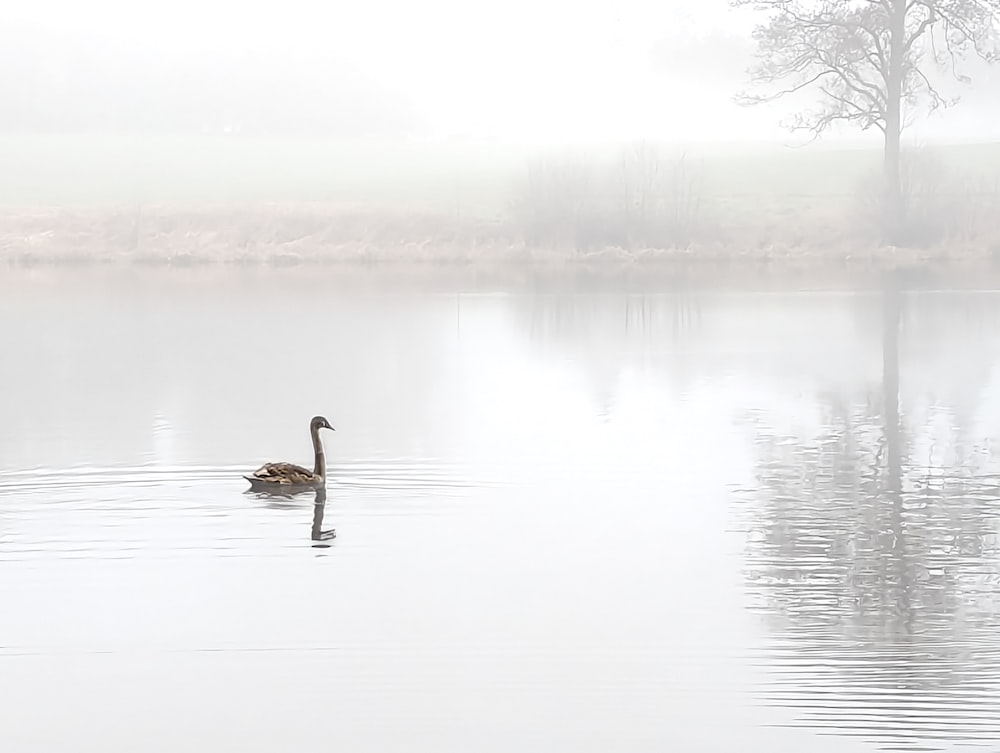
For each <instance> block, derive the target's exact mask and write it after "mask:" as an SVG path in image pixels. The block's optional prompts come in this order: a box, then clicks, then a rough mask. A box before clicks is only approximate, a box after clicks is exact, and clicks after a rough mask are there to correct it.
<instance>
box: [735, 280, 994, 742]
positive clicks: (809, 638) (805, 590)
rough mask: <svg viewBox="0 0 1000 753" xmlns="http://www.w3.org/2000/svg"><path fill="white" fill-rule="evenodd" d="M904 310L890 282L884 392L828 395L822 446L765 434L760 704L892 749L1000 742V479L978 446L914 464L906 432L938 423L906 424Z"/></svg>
mask: <svg viewBox="0 0 1000 753" xmlns="http://www.w3.org/2000/svg"><path fill="white" fill-rule="evenodd" d="M905 301H906V297H905V296H904V295H903V294H901V293H900V292H898V290H897V288H896V287H895V286H894V285H892V284H891V283H890V284H889V285H888V286H887V288H886V290H885V292H884V295H883V298H882V328H883V333H882V334H883V336H882V361H883V369H882V380H881V385H880V388H877V389H870V390H864V391H860V392H859V393H857V394H855V395H853V396H845V395H826V396H824V397H823V398H822V402H823V403H824V405H823V411H824V416H823V423H824V427H825V428H824V430H823V432H822V433H821V435H820V436H817V437H815V438H814V439H802V438H801V437H792V436H779V435H777V434H775V433H773V432H771V433H763V434H761V435H760V436H758V438H757V444H758V454H759V459H758V463H757V482H758V483H757V491H756V494H755V495H754V499H753V500H752V501H751V502H750V503H749V504H748V505H747V506H746V507H745V508H744V509H743V513H744V514H745V519H744V520H745V527H746V528H747V530H748V545H747V546H748V552H747V580H748V586H749V589H750V591H751V593H752V595H753V597H754V600H755V604H756V607H757V608H758V609H759V610H760V612H761V613H762V614H763V615H764V619H765V621H766V623H767V624H768V626H769V627H770V629H771V632H770V639H769V643H770V646H769V651H770V654H771V655H770V657H769V660H768V664H769V665H770V667H772V668H773V669H774V671H773V674H772V675H771V676H770V679H769V681H768V683H767V684H766V685H765V688H764V692H763V695H764V698H763V700H764V702H765V703H768V704H772V705H776V706H781V707H784V708H790V709H793V710H794V713H795V719H796V721H795V722H794V724H795V725H796V726H800V725H801V726H807V727H812V728H822V729H824V730H826V731H828V732H836V733H839V734H844V735H851V736H861V737H864V738H867V739H870V740H872V741H873V742H876V743H878V744H880V746H881V747H882V748H883V749H887V750H928V749H930V750H935V749H947V748H949V746H951V745H954V744H959V743H963V742H964V743H979V744H983V743H992V744H996V742H997V740H1000V641H998V640H997V636H998V635H1000V632H998V631H1000V619H998V617H997V602H998V597H1000V542H998V533H997V532H998V520H1000V489H998V477H997V475H995V474H992V475H991V474H990V473H989V471H990V470H991V469H990V468H989V467H986V465H987V464H988V463H989V455H988V453H983V452H979V451H977V450H976V448H975V447H972V446H968V445H967V444H966V445H965V446H963V447H960V448H955V447H951V448H949V449H950V452H949V453H948V454H949V457H948V459H947V461H946V462H942V461H940V460H939V461H938V462H937V463H935V462H934V459H933V458H932V461H931V462H924V461H922V460H921V459H917V458H916V457H913V456H915V453H914V452H913V448H912V446H911V445H912V443H913V442H912V438H911V440H910V441H909V442H908V438H907V434H908V431H909V432H910V433H911V434H912V437H915V436H916V435H917V434H919V433H921V432H924V433H926V432H927V427H922V426H919V425H907V424H906V423H905V421H906V416H905V415H904V416H903V417H902V420H901V416H900V397H899V385H900V365H899V364H900V357H899V353H900V331H901V311H905V310H906V307H905V306H904V305H903V304H904V302H905ZM916 334H920V333H919V331H918V332H916V333H915V335H916ZM965 366H966V365H965V364H961V363H960V362H956V363H955V368H956V369H962V368H964V367H965ZM961 376H962V377H963V378H966V377H967V376H968V375H961ZM903 379H904V381H905V379H906V374H904V375H903ZM966 386H967V383H966ZM967 392H968V390H966V393H967ZM954 421H955V419H954V418H952V423H953V424H954ZM950 428H951V429H953V431H951V432H949V434H955V433H960V432H961V431H962V430H963V429H962V428H961V427H957V426H952V427H950ZM935 438H936V439H937V440H938V441H940V437H935ZM941 454H942V453H941V452H940V451H935V452H934V453H933V455H934V456H935V457H939V456H940V455H941ZM984 460H985V463H984V462H983V461H984Z"/></svg>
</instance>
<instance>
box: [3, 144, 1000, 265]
mask: <svg viewBox="0 0 1000 753" xmlns="http://www.w3.org/2000/svg"><path fill="white" fill-rule="evenodd" d="M879 159H880V155H879V152H878V150H873V149H860V148H859V149H830V148H823V147H818V148H817V147H810V148H807V149H782V148H778V147H754V148H751V147H747V146H737V145H729V146H719V147H714V148H712V149H707V148H702V149H700V150H682V149H681V148H680V147H677V146H673V147H670V146H666V147H662V146H661V147H652V146H650V145H626V146H624V147H594V148H575V149H572V150H569V149H561V150H559V149H548V150H544V149H533V150H532V149H526V148H521V149H517V148H513V147H504V148H499V147H496V146H491V145H488V144H462V143H450V144H437V145H428V144H424V145H413V144H411V145H400V144H395V145H384V144H376V143H367V142H364V143H360V142H357V143H353V144H342V143H341V144H332V143H326V142H303V141H295V142H283V141H263V140H246V139H242V140H240V139H237V140H232V139H226V138H223V137H211V138H209V137H205V138H187V139H182V138H175V137H162V138H152V137H114V138H112V137H104V138H101V137H82V136H81V137H77V136H74V137H69V136H59V137H57V136H51V137H39V136H31V137H27V136H25V137H12V136H4V137H0V260H3V261H6V262H10V263H21V264H30V263H50V262H63V263H84V262H119V263H121V262H124V263H136V264H167V263H169V264H197V263H240V264H271V265H275V264H278V265H293V264H310V263H313V264H314V263H351V262H413V263H441V262H456V263H458V262H460V263H504V262H526V261H530V262H533V263H548V262H553V263H560V264H562V263H569V262H585V263H604V262H614V263H626V264H636V263H648V262H676V261H691V262H706V261H720V260H729V261H733V260H736V261H754V262H757V261H766V260H769V261H791V262H804V263H809V262H811V261H814V260H828V261H856V262H863V263H870V262H875V263H880V264H881V263H889V264H896V263H914V262H920V263H924V262H927V261H928V260H953V261H954V260H965V261H991V260H993V259H994V258H996V257H1000V212H997V211H996V209H997V207H998V203H1000V202H998V198H1000V180H998V177H997V176H1000V145H965V146H951V147H940V148H935V149H933V150H922V151H919V152H915V153H914V154H913V155H912V158H911V159H909V160H908V162H907V165H908V167H907V173H906V190H907V195H908V200H909V202H910V207H911V216H912V218H913V221H912V225H913V241H914V242H913V243H910V244H908V246H909V247H908V248H905V249H897V248H891V247H885V246H883V245H880V243H879V242H878V233H877V218H878V214H879V213H878V201H879V199H878V197H879V191H878V188H877V175H878V170H877V168H878V164H879Z"/></svg>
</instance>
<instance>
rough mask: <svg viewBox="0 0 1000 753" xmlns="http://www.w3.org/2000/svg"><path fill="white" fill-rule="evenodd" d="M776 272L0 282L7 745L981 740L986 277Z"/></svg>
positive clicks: (990, 607)
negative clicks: (268, 466)
mask: <svg viewBox="0 0 1000 753" xmlns="http://www.w3.org/2000/svg"><path fill="white" fill-rule="evenodd" d="M429 274H430V273H426V274H425V275H424V277H427V276H428V275H429ZM568 277H569V275H567V278H568ZM804 287H805V286H803V285H801V284H798V283H790V282H789V283H769V284H767V285H750V284H747V285H743V286H741V285H740V284H728V285H725V286H722V285H719V286H710V285H703V284H701V285H689V284H686V283H685V281H684V280H676V279H675V280H670V279H664V280H662V281H656V280H652V279H647V278H644V277H643V276H642V275H639V276H637V277H636V278H635V279H631V280H620V281H615V282H610V281H608V282H604V283H600V282H597V281H595V280H593V279H581V278H580V277H579V276H574V277H573V278H572V279H565V280H562V281H559V280H555V279H552V278H551V277H546V278H532V277H531V276H530V275H525V276H523V277H520V278H517V279H514V277H513V276H512V277H511V279H493V280H484V279H482V278H480V279H474V278H472V277H471V276H467V277H465V278H461V277H459V276H458V275H456V274H454V273H449V274H442V276H441V277H440V279H438V280H437V281H436V282H429V281H428V279H423V278H421V277H419V276H418V277H416V278H414V279H407V278H406V277H405V276H403V275H393V274H389V273H379V272H367V273H361V272H354V273H348V272H345V271H340V272H336V271H331V270H326V271H321V270H271V271H268V270H226V271H222V270H187V271H153V270H146V271H128V270H117V271H116V270H61V271H53V270H29V271H24V270H22V271H11V270H3V271H0V313H2V318H0V353H2V356H3V358H2V365H0V372H2V375H3V387H4V389H3V392H2V394H0V605H2V606H0V698H2V699H3V702H2V703H0V729H2V730H3V739H4V744H3V748H4V750H5V751H17V752H18V753H19V752H21V751H51V750H95V751H96V750H99V751H102V752H104V753H118V752H119V751H121V752H122V753H126V752H127V753H133V752H134V751H136V750H143V751H164V752H166V751H170V753H175V752H176V751H181V750H218V751H244V752H251V751H261V752H262V753H263V752H267V753H271V752H273V751H278V750H296V749H301V750H315V749H329V748H331V747H337V748H338V749H342V750H346V751H373V752H374V751H379V752H383V751H400V750H407V751H410V750H412V751H429V752H433V753H441V752H442V751H456V752H457V751H462V752H466V751H476V752H477V753H478V752H482V751H504V752H505V753H506V752H509V751H514V750H519V751H545V752H547V753H548V752H551V751H573V752H574V753H576V752H577V751H602V752H603V751H611V750H614V751H658V752H662V751H685V752H686V753H695V752H699V751H705V752H706V753H707V752H710V751H711V752H713V753H714V752H716V751H767V752H768V753H786V752H787V753H800V752H801V751H805V750H808V751H838V752H840V751H848V752H853V751H873V750H903V751H916V750H946V751H952V750H963V749H966V746H978V747H979V748H980V749H986V750H1000V617H998V601H1000V458H998V456H997V454H996V449H995V447H996V446H997V445H996V441H997V439H998V438H1000V382H998V380H1000V326H998V324H1000V285H998V286H997V290H982V289H979V290H961V291H960V290H940V289H939V290H933V289H932V290H926V289H925V290H920V291H917V290H908V291H903V292H901V293H898V294H893V293H890V294H884V293H883V292H882V291H881V290H880V289H879V288H878V287H877V286H874V287H873V286H871V285H865V286H861V287H860V288H858V287H857V286H849V285H845V286H844V287H843V292H836V291H834V292H831V291H829V290H824V291H819V290H806V289H804ZM924 287H927V286H926V285H925V286H924ZM931 287H933V286H931ZM980 287H982V286H980ZM987 287H989V286H987ZM852 289H853V290H852ZM317 413H320V414H324V415H326V416H327V417H328V418H329V419H330V420H331V422H332V423H333V425H334V426H335V427H336V432H335V433H331V432H325V433H324V438H325V440H326V446H327V456H328V462H329V465H330V473H331V476H332V477H331V479H330V482H329V486H328V497H327V500H326V504H325V506H323V507H320V508H319V509H316V508H315V506H314V502H315V500H314V498H313V497H312V496H311V495H308V494H307V495H305V496H302V497H297V498H295V499H268V498H263V497H260V496H255V495H253V494H249V493H247V492H246V488H247V484H246V482H245V481H244V480H243V479H242V478H241V473H244V472H247V471H249V470H252V469H253V468H255V467H256V466H257V465H259V464H260V463H262V462H264V461H267V460H289V461H293V462H297V463H301V464H305V465H308V464H310V463H311V449H310V445H309V437H308V426H307V425H308V421H309V418H310V417H311V416H313V415H314V414H317ZM317 513H319V514H320V515H321V516H322V520H318V519H317V520H316V521H315V522H316V524H317V527H319V528H322V529H324V530H325V529H329V528H335V529H336V531H337V537H336V538H335V539H333V540H326V541H318V540H314V538H313V536H312V531H313V529H314V518H318V517H319V515H317Z"/></svg>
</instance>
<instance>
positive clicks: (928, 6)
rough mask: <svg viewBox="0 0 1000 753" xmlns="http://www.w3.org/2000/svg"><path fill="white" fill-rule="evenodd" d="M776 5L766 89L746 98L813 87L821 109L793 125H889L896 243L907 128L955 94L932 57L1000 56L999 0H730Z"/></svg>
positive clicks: (943, 62) (764, 64)
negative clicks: (934, 73) (937, 79)
mask: <svg viewBox="0 0 1000 753" xmlns="http://www.w3.org/2000/svg"><path fill="white" fill-rule="evenodd" d="M731 4H732V5H733V6H734V7H735V6H753V7H754V8H756V9H758V10H760V11H762V12H768V13H769V14H770V16H769V19H768V21H767V22H766V23H764V24H761V25H760V26H758V27H757V28H756V30H755V31H754V39H755V41H756V42H757V58H758V61H757V63H756V64H755V65H754V66H753V67H752V68H751V69H750V75H751V77H752V79H753V80H754V81H755V82H757V83H758V84H764V85H765V87H767V86H769V85H773V86H776V87H781V88H777V89H776V90H775V89H772V90H771V91H767V92H766V93H756V94H753V93H751V94H748V93H743V94H740V95H738V97H737V101H739V102H741V103H743V104H757V103H761V102H770V101H774V100H776V99H778V98H780V97H783V96H785V95H788V94H792V93H795V92H798V91H801V90H804V89H807V88H810V87H815V88H818V89H819V92H820V94H821V103H820V106H819V107H818V109H816V110H814V111H812V112H808V113H804V114H800V115H798V116H796V117H795V118H794V119H793V120H792V123H791V126H792V128H793V129H804V130H808V131H811V132H812V133H813V135H814V136H818V135H819V134H821V133H822V132H823V131H825V130H826V129H827V128H829V127H830V126H831V125H833V124H834V123H838V122H846V123H850V124H853V125H856V126H858V127H860V128H861V129H862V130H867V129H869V128H871V127H872V126H874V127H876V128H878V129H879V130H880V131H882V133H883V134H884V135H885V153H884V201H885V205H884V212H885V215H884V217H885V232H886V239H887V240H888V241H890V242H892V243H897V242H898V241H899V239H900V238H901V233H902V229H903V224H904V221H905V206H904V202H903V195H902V190H901V187H900V136H901V134H902V131H903V127H904V124H905V120H906V119H907V118H908V116H910V115H912V114H914V113H916V112H918V111H921V110H923V111H925V112H926V111H928V110H934V109H937V108H939V107H944V106H948V105H950V104H953V102H954V101H955V100H948V99H946V98H945V97H944V96H942V94H941V93H940V92H939V91H938V89H937V88H935V86H934V84H933V83H932V82H931V80H930V78H928V75H927V65H928V63H929V62H930V63H934V64H937V65H938V66H940V67H942V68H945V67H947V68H950V69H951V71H952V73H953V74H954V75H955V77H956V78H957V79H959V80H961V81H967V80H968V79H967V77H965V76H963V75H962V74H961V73H960V72H959V70H958V67H957V63H958V62H959V61H960V60H961V59H962V58H964V57H965V56H967V55H968V53H969V52H973V53H974V54H976V55H978V56H979V57H981V58H982V59H983V60H986V61H987V62H994V61H995V60H997V59H998V44H997V43H998V38H1000V35H998V25H1000V0H731Z"/></svg>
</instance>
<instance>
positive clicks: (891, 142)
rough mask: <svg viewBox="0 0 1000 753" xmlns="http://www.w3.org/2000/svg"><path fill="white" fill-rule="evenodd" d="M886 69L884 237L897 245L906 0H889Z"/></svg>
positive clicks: (900, 208) (900, 213)
mask: <svg viewBox="0 0 1000 753" xmlns="http://www.w3.org/2000/svg"><path fill="white" fill-rule="evenodd" d="M890 34H891V41H890V44H889V70H888V71H887V75H886V80H885V93H886V103H885V104H886V110H885V158H884V183H885V199H884V200H885V206H884V209H885V240H886V241H887V242H888V243H891V244H893V245H900V243H901V241H902V236H903V225H904V221H905V207H904V206H903V187H902V179H901V175H900V136H901V135H902V131H903V120H902V115H903V113H902V109H903V107H902V104H903V103H902V100H903V96H902V93H903V45H904V44H905V43H906V0H893V3H892V17H891V20H890Z"/></svg>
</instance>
